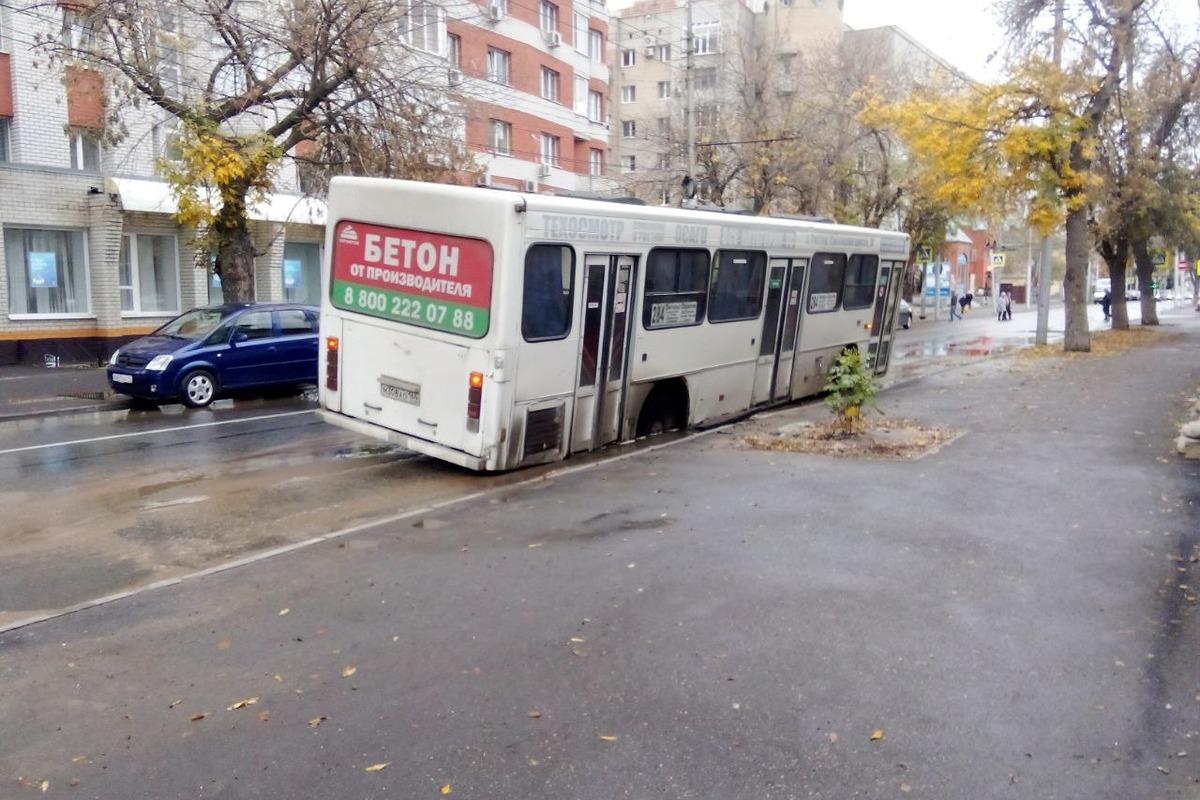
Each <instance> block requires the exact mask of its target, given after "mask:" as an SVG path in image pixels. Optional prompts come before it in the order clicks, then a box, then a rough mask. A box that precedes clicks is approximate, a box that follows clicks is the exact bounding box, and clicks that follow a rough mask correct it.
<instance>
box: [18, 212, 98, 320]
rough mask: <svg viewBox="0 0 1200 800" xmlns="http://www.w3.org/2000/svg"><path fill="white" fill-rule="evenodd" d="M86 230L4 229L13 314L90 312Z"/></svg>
mask: <svg viewBox="0 0 1200 800" xmlns="http://www.w3.org/2000/svg"><path fill="white" fill-rule="evenodd" d="M86 259H87V250H86V246H85V244H84V235H83V231H63V230H36V229H32V228H12V227H7V226H6V227H5V228H4V260H5V263H6V264H7V265H8V311H9V313H10V314H86V313H88V311H89V310H90V308H89V305H88V285H87V260H86Z"/></svg>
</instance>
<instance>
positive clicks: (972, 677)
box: [0, 318, 1200, 800]
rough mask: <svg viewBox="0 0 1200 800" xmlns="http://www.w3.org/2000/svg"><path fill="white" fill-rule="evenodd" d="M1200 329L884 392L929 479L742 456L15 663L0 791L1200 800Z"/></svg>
mask: <svg viewBox="0 0 1200 800" xmlns="http://www.w3.org/2000/svg"><path fill="white" fill-rule="evenodd" d="M1167 321H1169V322H1172V325H1171V326H1170V327H1169V328H1168V330H1169V331H1170V332H1172V333H1175V334H1177V338H1175V339H1172V340H1171V341H1169V342H1168V343H1166V344H1164V345H1162V346H1159V347H1155V348H1153V349H1151V350H1147V351H1142V352H1140V353H1132V354H1126V355H1122V356H1117V357H1114V358H1110V359H1096V360H1085V361H1066V362H1052V363H1028V362H1024V361H1021V360H1018V359H1011V358H1010V359H999V360H993V361H965V362H963V363H962V364H961V365H959V368H955V369H948V368H938V369H935V370H933V371H932V374H929V375H927V376H926V377H925V378H923V379H922V380H920V381H916V382H907V383H903V384H902V385H899V386H897V387H896V388H894V389H892V390H891V391H889V392H886V393H885V395H884V396H883V405H884V408H885V410H886V411H887V412H888V413H889V414H891V415H895V416H911V417H916V418H919V419H921V420H923V421H925V422H932V423H937V424H941V425H944V426H947V427H950V428H952V429H954V430H955V431H958V432H961V433H962V434H963V435H962V436H961V437H959V438H958V439H956V440H955V441H953V442H952V443H951V444H949V445H947V446H946V447H944V448H943V449H942V450H941V451H939V452H937V453H936V454H934V455H931V456H928V457H926V458H925V459H923V460H920V461H916V462H891V461H860V460H853V461H836V460H831V459H827V458H823V457H815V456H802V455H788V454H780V453H764V452H758V451H751V450H747V449H744V448H742V447H740V446H738V434H737V429H736V428H734V429H725V430H723V431H722V432H715V433H709V434H707V435H704V436H699V437H692V438H689V439H686V440H684V441H682V442H681V443H679V444H676V445H674V446H672V447H669V448H665V449H659V450H655V451H652V452H642V453H635V454H632V455H631V456H629V457H627V458H624V459H622V460H619V461H610V462H606V463H598V464H596V465H595V466H592V467H590V468H588V469H585V470H580V471H573V472H570V473H567V474H560V475H558V476H556V477H552V478H550V479H548V480H541V481H537V482H534V483H531V484H528V485H523V486H516V487H508V488H500V487H498V488H495V491H494V492H493V493H492V494H489V495H484V496H479V497H475V498H473V499H471V500H469V501H467V502H464V503H462V504H461V505H458V506H452V507H446V508H443V509H441V510H439V511H436V512H432V513H427V514H421V515H417V516H415V517H411V518H407V519H403V520H398V521H395V522H392V523H389V524H385V525H381V526H378V527H375V528H370V529H367V530H363V531H361V532H358V533H355V534H352V535H349V536H346V537H342V538H339V539H336V540H331V541H328V542H325V543H322V544H317V545H314V546H311V547H308V548H304V549H301V550H297V551H293V552H290V553H287V554H284V555H280V556H277V557H275V558H271V559H268V560H264V561H259V562H257V563H254V564H251V565H248V566H244V567H240V568H237V569H233V570H229V571H226V572H222V573H219V574H212V575H207V576H204V577H200V578H196V579H192V580H187V581H184V582H183V583H181V584H179V585H176V586H171V587H168V588H165V589H161V590H154V591H149V592H144V593H142V594H138V595H135V596H133V597H130V598H127V599H125V600H121V601H118V602H114V603H111V604H108V605H104V606H100V607H97V608H93V609H89V610H86V611H81V612H78V613H75V614H71V615H69V616H65V617H61V618H59V619H55V620H53V621H49V622H45V623H41V624H37V625H33V626H29V627H26V628H23V629H21V630H18V631H14V632H10V633H7V634H3V635H0V685H3V686H4V687H5V690H4V693H3V699H2V700H0V705H2V706H3V711H4V719H5V723H6V724H5V725H4V726H3V727H2V728H0V780H3V781H4V783H2V784H0V796H5V797H7V796H10V795H11V796H14V797H19V796H25V795H40V794H41V790H40V787H41V785H42V784H41V782H42V781H46V782H47V783H46V784H45V785H46V792H45V795H44V796H51V797H60V796H61V797H105V798H109V797H120V798H125V797H129V798H134V797H146V798H168V797H189V798H190V797H231V798H242V797H264V798H265V797H272V798H274V797H297V798H310V797H311V798H327V797H328V798H335V797H336V798H343V797H362V798H368V797H380V798H382V797H401V798H409V797H415V798H419V797H431V798H432V797H443V796H447V795H449V796H451V797H463V798H542V797H545V798H597V800H599V799H600V798H617V797H630V798H649V797H664V798H803V797H823V798H848V797H893V796H895V797H930V798H948V797H971V798H992V797H995V798H1001V797H1004V798H1011V797H1038V798H1075V797H1089V798H1114V799H1115V798H1143V797H1145V798H1158V797H1162V798H1190V797H1195V796H1196V795H1195V793H1196V791H1197V789H1198V787H1200V783H1198V781H1200V753H1197V752H1195V746H1196V744H1197V741H1198V740H1200V682H1198V681H1200V678H1198V675H1200V672H1198V671H1197V669H1196V666H1195V664H1196V654H1197V653H1200V634H1198V631H1197V622H1196V617H1195V614H1196V600H1195V593H1194V589H1193V588H1192V587H1193V586H1194V583H1195V581H1196V580H1197V578H1196V576H1195V575H1193V574H1192V573H1193V572H1194V571H1195V570H1196V569H1197V566H1196V562H1195V561H1193V560H1192V558H1193V555H1196V556H1200V553H1198V552H1197V547H1198V546H1200V514H1198V504H1200V493H1198V490H1197V487H1198V486H1200V481H1198V480H1197V478H1198V477H1200V468H1197V467H1196V466H1194V465H1193V464H1192V463H1188V462H1183V461H1181V460H1179V459H1178V458H1177V457H1175V456H1174V454H1173V451H1172V449H1171V440H1172V437H1173V434H1174V427H1175V426H1176V425H1177V424H1178V420H1179V419H1180V418H1181V417H1182V415H1183V413H1184V409H1185V408H1186V407H1187V405H1188V402H1189V398H1191V399H1194V396H1195V393H1196V390H1197V387H1198V386H1200V362H1197V360H1196V359H1195V356H1194V354H1195V352H1196V346H1197V344H1200V329H1198V328H1197V325H1196V324H1195V323H1194V321H1193V320H1192V319H1191V318H1188V319H1186V320H1182V319H1181V320H1179V321H1172V320H1167ZM962 330H963V334H964V335H967V334H968V332H967V331H966V329H965V328H964V329H962ZM971 335H974V334H971ZM943 366H945V364H944V363H943ZM821 413H823V412H821V409H820V408H819V407H816V406H808V407H796V408H791V409H788V410H786V411H784V412H781V413H779V414H778V415H777V417H772V418H770V419H772V420H773V419H776V418H777V419H778V420H779V424H780V425H783V424H786V423H787V422H788V421H792V420H795V419H805V418H818V417H819V416H820V414H821ZM233 441H237V440H236V439H234V440H233ZM97 446H98V445H97ZM0 449H2V448H0ZM477 485H478V484H477ZM262 508H263V513H266V514H271V513H273V512H272V511H271V507H270V506H268V505H263V506H262ZM251 698H255V702H254V703H253V704H248V705H245V706H242V707H235V706H236V705H237V704H238V703H239V702H240V701H244V700H250V699H251ZM231 708H232V710H230V709H231ZM877 732H878V733H879V734H880V735H879V736H878V737H876V738H874V739H873V737H874V735H875V734H876V733H877ZM1181 754H1182V755H1181ZM378 765H386V766H383V767H382V768H379V769H376V770H375V771H371V772H368V771H367V769H368V768H369V767H372V766H378ZM72 781H77V782H78V783H77V784H76V785H74V786H72Z"/></svg>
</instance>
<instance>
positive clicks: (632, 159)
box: [621, 156, 637, 173]
mask: <svg viewBox="0 0 1200 800" xmlns="http://www.w3.org/2000/svg"><path fill="white" fill-rule="evenodd" d="M636 170H637V157H636V156H621V172H626V173H629V172H634V171H636Z"/></svg>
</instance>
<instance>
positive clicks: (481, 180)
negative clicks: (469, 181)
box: [475, 175, 492, 186]
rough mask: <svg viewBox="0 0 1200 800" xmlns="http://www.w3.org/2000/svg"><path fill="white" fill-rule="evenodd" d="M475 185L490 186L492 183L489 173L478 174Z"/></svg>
mask: <svg viewBox="0 0 1200 800" xmlns="http://www.w3.org/2000/svg"><path fill="white" fill-rule="evenodd" d="M475 185H476V186H491V185H492V176H491V175H480V176H479V177H478V178H476V179H475Z"/></svg>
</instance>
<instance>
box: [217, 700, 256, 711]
mask: <svg viewBox="0 0 1200 800" xmlns="http://www.w3.org/2000/svg"><path fill="white" fill-rule="evenodd" d="M254 705H258V698H257V697H247V698H246V699H245V700H238V701H237V702H236V703H234V704H233V705H231V706H230V707H229V708H227V709H225V710H226V711H237V710H238V709H239V708H245V707H246V706H254Z"/></svg>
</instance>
